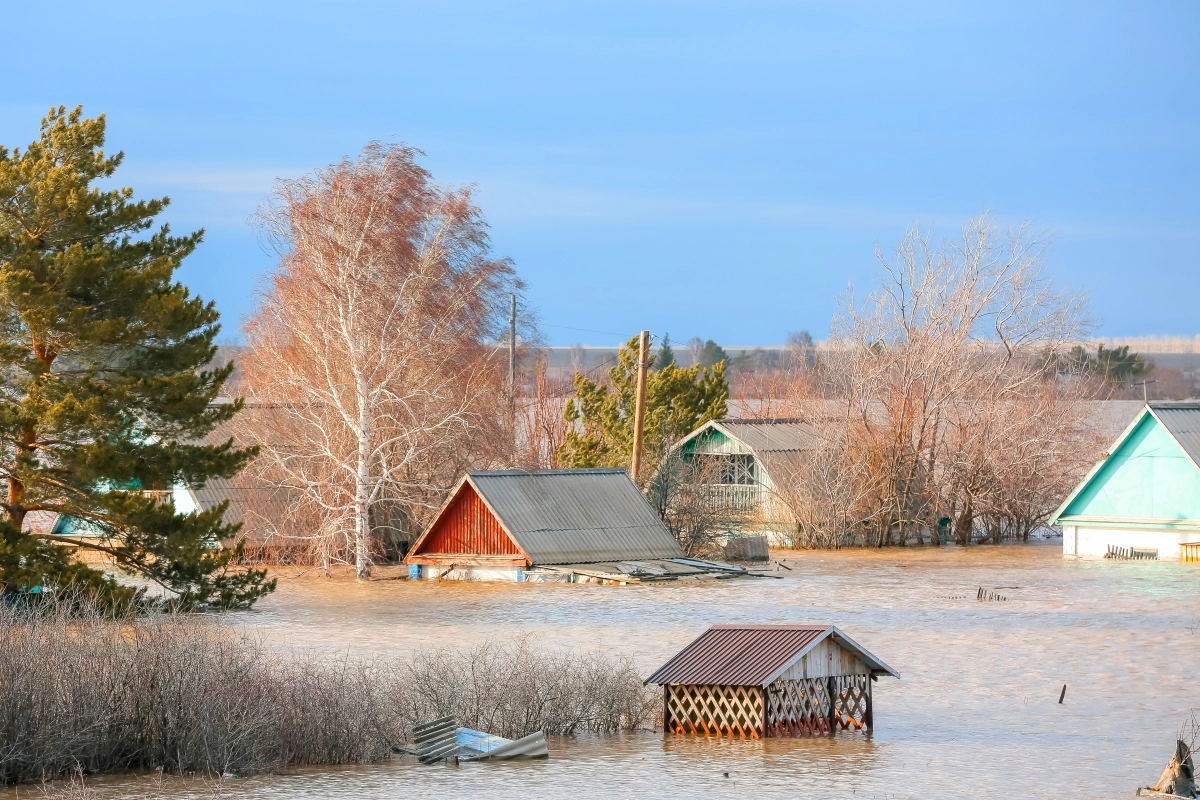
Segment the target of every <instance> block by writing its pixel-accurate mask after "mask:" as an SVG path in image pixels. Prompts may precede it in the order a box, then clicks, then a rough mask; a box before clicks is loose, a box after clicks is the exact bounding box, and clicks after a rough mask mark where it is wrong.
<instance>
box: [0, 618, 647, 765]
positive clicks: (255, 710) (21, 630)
mask: <svg viewBox="0 0 1200 800" xmlns="http://www.w3.org/2000/svg"><path fill="white" fill-rule="evenodd" d="M656 700H657V693H655V692H652V691H647V690H646V689H644V688H643V687H642V684H641V680H640V679H639V677H638V675H637V671H636V669H635V668H634V666H633V664H632V663H631V662H629V661H628V660H615V661H614V660H612V659H610V658H608V657H606V656H604V655H601V654H599V653H587V654H584V653H578V652H571V651H566V652H544V651H539V650H536V649H534V648H532V647H530V646H529V645H528V643H526V642H523V641H519V642H517V643H516V644H513V645H508V646H502V645H497V644H493V643H487V644H483V645H481V646H478V647H476V648H474V649H472V650H468V651H452V650H442V651H434V652H423V653H420V654H418V655H416V656H413V657H410V658H392V659H388V658H382V657H375V658H364V659H355V658H350V657H346V656H337V657H327V656H318V655H313V654H310V653H300V654H297V653H293V652H290V651H280V650H276V649H272V648H268V647H267V646H266V645H265V644H264V643H263V641H262V640H261V639H260V638H259V637H258V636H257V635H256V634H255V633H254V632H253V631H251V630H247V629H243V628H237V627H234V626H231V625H229V624H228V623H227V622H224V623H223V622H220V621H217V620H214V619H213V618H207V617H199V616H190V615H172V614H163V615H156V616H141V617H126V618H113V617H111V616H106V615H104V614H102V613H99V612H93V611H87V610H85V611H84V612H83V613H80V612H79V610H78V608H77V607H74V608H72V607H71V606H69V605H67V604H54V603H50V604H48V605H47V606H45V607H42V608H12V607H6V606H0V782H4V783H15V782H21V781H29V780H39V779H44V778H51V777H54V776H57V775H61V774H64V773H68V772H72V771H78V770H82V771H84V772H112V771H119V770H126V769H155V768H162V769H164V770H166V771H168V772H176V773H186V772H197V773H218V774H219V773H225V772H249V771H264V770H273V769H281V768H284V767H287V766H290V765H302V764H345V763H363V762H370V761H378V760H381V759H384V758H387V757H388V756H389V755H390V754H391V753H392V748H393V747H394V746H397V745H400V744H402V743H403V742H404V741H406V739H407V738H408V737H409V734H410V732H411V728H412V725H413V724H414V723H415V722H419V721H425V720H429V719H432V718H434V717H437V716H442V715H445V714H453V715H454V716H455V718H456V719H457V720H458V723H459V724H460V725H466V726H468V727H475V728H481V729H484V730H488V731H490V732H492V733H496V734H499V735H501V736H508V737H517V736H521V735H524V734H527V733H531V732H533V731H536V730H544V731H546V732H547V733H550V734H555V733H559V734H562V733H574V732H576V731H596V732H605V731H615V730H622V729H630V728H634V727H637V726H638V725H640V724H642V723H643V722H644V721H645V720H646V719H648V718H649V717H650V716H651V715H652V714H653V713H654V711H655V710H656Z"/></svg>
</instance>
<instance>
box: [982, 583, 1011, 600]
mask: <svg viewBox="0 0 1200 800" xmlns="http://www.w3.org/2000/svg"><path fill="white" fill-rule="evenodd" d="M975 599H976V600H982V601H984V602H992V601H996V600H1007V599H1008V598H1007V597H1002V596H1001V595H998V594H996V593H995V592H993V591H992V590H991V589H985V588H983V587H982V586H980V587H979V592H978V593H977V594H976V595H975Z"/></svg>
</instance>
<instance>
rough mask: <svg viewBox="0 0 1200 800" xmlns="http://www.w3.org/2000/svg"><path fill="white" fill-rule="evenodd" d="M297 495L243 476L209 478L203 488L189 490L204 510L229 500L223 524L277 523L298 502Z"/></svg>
mask: <svg viewBox="0 0 1200 800" xmlns="http://www.w3.org/2000/svg"><path fill="white" fill-rule="evenodd" d="M297 495H298V493H297V492H296V490H294V489H290V488H288V487H281V486H273V485H271V484H269V483H267V482H266V481H259V480H256V479H254V478H252V477H250V476H248V475H245V474H241V475H237V476H235V477H233V478H209V479H208V481H207V483H206V484H205V486H204V488H203V489H192V496H193V497H195V498H196V503H197V505H199V506H200V508H201V509H203V510H204V511H211V510H212V509H213V508H214V507H216V506H217V505H218V504H220V503H221V502H222V501H224V500H228V501H229V508H227V509H226V510H225V516H224V517H223V519H224V521H225V523H226V524H233V523H235V522H240V523H243V524H247V525H252V524H253V523H255V522H256V519H257V520H261V521H262V522H265V523H268V524H271V525H276V524H279V522H280V521H281V520H283V519H284V518H285V517H286V516H287V514H288V509H289V508H290V507H291V505H292V504H293V503H294V502H295V501H296V500H297V499H298V496H297ZM246 532H247V531H243V533H246Z"/></svg>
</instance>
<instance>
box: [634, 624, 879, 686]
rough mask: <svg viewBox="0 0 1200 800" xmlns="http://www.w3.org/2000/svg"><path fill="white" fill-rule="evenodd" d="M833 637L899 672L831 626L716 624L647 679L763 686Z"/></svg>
mask: <svg viewBox="0 0 1200 800" xmlns="http://www.w3.org/2000/svg"><path fill="white" fill-rule="evenodd" d="M827 637H833V638H834V639H835V640H836V641H837V643H838V645H839V646H841V647H842V648H844V649H846V650H849V651H851V652H854V653H857V654H858V655H859V657H860V658H861V659H862V660H863V661H864V662H865V663H866V665H867V667H868V669H870V670H871V672H872V674H882V675H891V676H893V677H897V678H898V677H900V676H899V674H898V673H897V672H896V671H895V670H893V669H892V668H891V667H889V666H888V665H887V664H885V663H883V662H882V661H881V660H879V658H877V657H876V656H874V655H872V654H871V653H869V652H868V651H867V650H866V649H864V648H863V647H862V646H861V645H859V644H858V643H856V642H854V641H853V640H852V639H850V637H848V636H846V634H844V633H842V632H841V631H840V630H838V629H837V628H836V627H835V626H833V625H713V626H712V627H711V628H709V629H708V630H706V631H705V632H704V633H702V634H700V636H698V637H697V638H696V639H695V640H693V641H692V643H691V644H689V645H688V646H687V647H685V648H683V650H681V651H680V652H679V653H677V654H676V655H675V656H673V657H672V658H671V659H670V660H669V661H667V663H666V664H663V665H662V666H661V667H659V668H658V670H657V671H656V672H655V673H654V674H653V675H651V676H650V677H649V678H647V679H646V683H655V684H659V685H662V684H673V685H705V686H765V685H767V684H768V683H770V682H771V681H773V680H775V679H776V678H777V677H778V675H779V674H780V673H781V672H782V671H783V670H784V669H785V668H787V667H788V666H789V665H791V664H792V663H793V662H794V661H795V660H796V659H797V658H799V657H800V656H802V655H803V654H804V653H805V652H806V651H808V650H809V649H811V648H812V647H813V646H814V645H815V644H816V643H817V642H819V641H821V640H822V639H825V638H827Z"/></svg>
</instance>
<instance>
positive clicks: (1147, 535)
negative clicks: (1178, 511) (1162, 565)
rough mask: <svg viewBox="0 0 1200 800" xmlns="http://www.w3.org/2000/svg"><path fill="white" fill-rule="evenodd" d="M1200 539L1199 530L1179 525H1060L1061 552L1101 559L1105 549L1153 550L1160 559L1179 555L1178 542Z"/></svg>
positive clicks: (1198, 540)
mask: <svg viewBox="0 0 1200 800" xmlns="http://www.w3.org/2000/svg"><path fill="white" fill-rule="evenodd" d="M1184 542H1200V530H1188V529H1179V528H1173V529H1172V528H1152V527H1146V528H1117V527H1112V528H1109V527H1088V526H1086V525H1068V524H1065V523H1064V524H1063V554H1064V555H1068V556H1084V557H1094V558H1103V557H1104V556H1105V555H1106V554H1107V553H1108V548H1109V546H1110V545H1111V546H1112V547H1124V548H1131V547H1136V548H1137V549H1139V550H1157V551H1158V557H1159V558H1160V559H1177V558H1179V545H1180V544H1181V543H1184Z"/></svg>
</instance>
